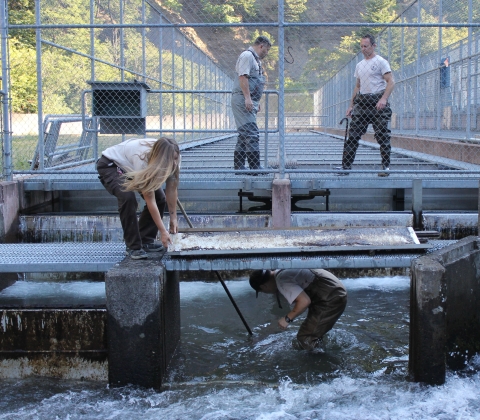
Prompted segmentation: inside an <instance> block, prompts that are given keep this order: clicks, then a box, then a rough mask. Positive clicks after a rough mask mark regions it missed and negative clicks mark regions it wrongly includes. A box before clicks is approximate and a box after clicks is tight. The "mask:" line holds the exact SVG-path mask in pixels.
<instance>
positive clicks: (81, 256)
mask: <svg viewBox="0 0 480 420" xmlns="http://www.w3.org/2000/svg"><path fill="white" fill-rule="evenodd" d="M454 242H456V241H429V244H430V245H431V248H430V249H429V250H427V252H431V251H433V250H435V249H439V248H441V247H444V246H446V245H450V244H452V243H454ZM402 251H403V252H402ZM402 251H400V250H397V251H396V252H395V250H394V249H392V250H391V251H390V252H385V250H383V251H382V252H381V253H378V254H375V255H373V253H372V251H371V250H368V251H364V252H361V251H360V250H359V251H358V252H343V253H338V252H330V253H323V254H321V255H319V254H314V255H306V254H300V253H297V254H288V255H254V256H249V257H247V256H245V255H239V256H236V257H221V258H212V256H209V257H208V258H206V257H205V256H197V257H194V258H184V257H180V258H178V257H172V256H169V255H165V256H164V257H163V259H162V261H163V263H164V264H165V267H166V269H167V270H168V271H175V270H178V271H196V270H250V269H260V268H269V269H271V268H274V269H275V268H312V267H320V266H321V267H324V268H399V267H400V268H404V267H410V264H411V261H412V260H413V259H415V258H418V257H419V256H421V255H424V253H425V249H416V250H415V249H413V250H411V251H410V252H405V250H402ZM124 252H125V245H124V244H123V243H121V242H105V243H94V242H88V243H45V244H0V273H54V272H71V273H73V272H92V273H93V272H106V271H108V270H109V269H110V268H111V267H113V266H114V265H115V264H116V263H118V262H120V261H122V260H123V259H124V258H125V254H124ZM149 257H150V258H155V257H156V258H158V255H157V254H151V256H149Z"/></svg>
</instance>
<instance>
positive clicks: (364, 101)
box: [338, 35, 395, 176]
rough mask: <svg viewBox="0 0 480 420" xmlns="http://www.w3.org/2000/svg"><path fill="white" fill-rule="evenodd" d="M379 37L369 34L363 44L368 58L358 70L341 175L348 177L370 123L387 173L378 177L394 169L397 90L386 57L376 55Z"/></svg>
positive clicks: (349, 114) (364, 38) (349, 108)
mask: <svg viewBox="0 0 480 420" xmlns="http://www.w3.org/2000/svg"><path fill="white" fill-rule="evenodd" d="M375 47H376V44H375V38H374V37H373V36H372V35H365V36H363V37H362V39H361V41H360V48H361V49H362V54H363V56H364V59H363V60H362V61H360V62H359V63H358V64H357V66H356V67H355V78H356V79H357V82H356V84H355V88H354V89H353V95H352V99H351V100H350V106H349V107H348V109H347V113H346V115H347V117H352V122H351V124H350V130H349V135H348V139H347V140H346V142H345V144H344V145H343V157H342V166H341V167H339V168H338V169H343V170H344V171H345V172H341V173H339V175H348V172H347V171H349V170H350V169H352V164H353V161H354V160H355V155H356V153H357V148H358V143H359V141H360V138H361V137H362V136H363V135H364V134H365V133H366V132H367V128H368V124H372V126H373V131H374V132H375V140H376V141H377V143H378V144H379V145H380V155H381V157H382V167H383V171H382V172H379V174H378V176H388V175H389V170H390V151H391V146H390V129H389V128H388V123H389V121H390V119H391V117H392V110H391V108H390V105H389V104H388V98H389V96H390V94H391V93H392V91H393V88H394V86H395V82H394V80H393V75H392V70H391V69H390V64H388V61H387V60H385V59H384V58H383V57H380V56H379V55H377V54H376V53H375Z"/></svg>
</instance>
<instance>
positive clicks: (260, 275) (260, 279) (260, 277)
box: [250, 270, 271, 297]
mask: <svg viewBox="0 0 480 420" xmlns="http://www.w3.org/2000/svg"><path fill="white" fill-rule="evenodd" d="M270 273H271V271H270V270H254V271H252V273H251V274H250V286H251V287H252V289H254V290H255V291H256V292H257V297H258V292H260V286H261V285H262V284H265V283H266V282H267V281H268V280H269V278H270Z"/></svg>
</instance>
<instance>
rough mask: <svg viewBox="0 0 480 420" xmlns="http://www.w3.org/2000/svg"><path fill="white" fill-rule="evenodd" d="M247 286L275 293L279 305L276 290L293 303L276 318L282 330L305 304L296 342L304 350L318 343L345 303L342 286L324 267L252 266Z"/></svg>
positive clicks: (301, 310) (345, 292) (344, 291)
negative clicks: (257, 267)
mask: <svg viewBox="0 0 480 420" xmlns="http://www.w3.org/2000/svg"><path fill="white" fill-rule="evenodd" d="M250 286H252V288H253V289H254V290H256V292H257V296H258V292H263V293H271V294H277V299H278V303H279V305H280V299H279V297H278V293H279V292H280V293H281V294H282V295H283V296H284V297H285V299H287V301H288V303H289V304H290V305H292V304H293V305H294V306H293V309H291V310H290V311H289V312H288V313H287V314H286V315H285V316H283V317H281V318H280V319H279V320H278V325H279V326H280V328H282V329H283V330H286V329H287V328H288V326H289V325H290V323H291V322H293V321H294V320H295V318H297V317H298V316H299V315H300V314H301V313H303V312H304V311H305V310H306V309H307V308H308V314H307V317H306V319H305V320H304V321H303V323H302V325H300V329H299V330H298V334H297V343H298V346H299V347H300V348H302V349H305V350H313V349H315V348H316V347H319V346H320V345H321V343H322V337H323V336H324V334H325V333H327V332H328V331H330V330H331V329H332V328H333V326H334V325H335V322H337V320H338V318H340V316H341V315H342V313H343V311H344V310H345V307H346V306H347V291H346V290H345V287H344V286H343V284H342V283H341V281H340V280H339V279H338V278H337V277H335V276H334V275H333V274H332V273H330V272H328V271H327V270H322V269H316V270H309V269H299V270H293V269H288V270H275V271H271V270H255V271H253V272H252V273H251V275H250ZM280 307H281V306H280ZM297 343H294V345H295V347H297V345H296V344H297Z"/></svg>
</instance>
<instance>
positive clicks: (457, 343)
mask: <svg viewBox="0 0 480 420" xmlns="http://www.w3.org/2000/svg"><path fill="white" fill-rule="evenodd" d="M479 302H480V249H479V239H478V237H475V236H470V237H468V238H465V239H462V240H461V241H458V242H457V243H456V244H454V245H450V246H448V247H445V248H443V249H440V250H438V251H436V252H434V253H432V254H430V255H428V256H423V257H420V258H418V259H416V260H414V261H413V262H412V266H411V299H410V350H409V370H410V373H411V375H412V378H413V380H414V381H416V382H425V383H428V384H431V385H439V384H443V383H444V382H445V372H446V368H447V366H448V367H450V368H452V369H458V368H461V367H463V366H464V365H465V362H466V361H467V360H468V358H469V357H471V356H473V355H474V354H475V353H478V352H480V334H479V331H480V304H479Z"/></svg>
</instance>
